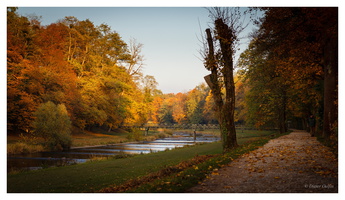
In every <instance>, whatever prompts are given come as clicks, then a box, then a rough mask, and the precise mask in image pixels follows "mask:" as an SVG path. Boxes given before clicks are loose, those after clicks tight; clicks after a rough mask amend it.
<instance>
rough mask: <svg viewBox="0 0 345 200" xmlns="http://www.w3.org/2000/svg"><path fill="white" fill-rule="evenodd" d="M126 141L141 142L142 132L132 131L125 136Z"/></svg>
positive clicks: (138, 130)
mask: <svg viewBox="0 0 345 200" xmlns="http://www.w3.org/2000/svg"><path fill="white" fill-rule="evenodd" d="M127 139H128V140H135V141H142V140H143V139H144V134H143V131H142V130H140V129H132V130H130V133H129V134H128V135H127Z"/></svg>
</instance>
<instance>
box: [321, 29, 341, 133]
mask: <svg viewBox="0 0 345 200" xmlns="http://www.w3.org/2000/svg"><path fill="white" fill-rule="evenodd" d="M324 76H325V77H324V112H323V136H324V137H325V138H327V139H329V138H330V136H331V135H334V134H335V129H336V128H337V125H338V123H337V122H338V38H337V36H334V37H331V38H330V39H329V40H328V41H327V42H326V46H325V51H324Z"/></svg>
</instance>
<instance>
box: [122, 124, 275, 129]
mask: <svg viewBox="0 0 345 200" xmlns="http://www.w3.org/2000/svg"><path fill="white" fill-rule="evenodd" d="M120 128H123V129H133V128H138V129H145V130H148V129H150V130H155V129H159V128H162V129H175V130H176V129H193V130H206V129H219V124H167V123H165V124H164V123H163V124H124V125H122V126H120ZM236 129H239V130H257V128H255V127H245V126H242V125H236ZM264 130H277V129H276V128H272V129H264Z"/></svg>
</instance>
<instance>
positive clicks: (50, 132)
mask: <svg viewBox="0 0 345 200" xmlns="http://www.w3.org/2000/svg"><path fill="white" fill-rule="evenodd" d="M34 117H35V120H34V122H33V127H34V133H35V134H36V135H37V136H39V137H42V138H44V139H45V141H46V145H47V147H48V148H50V149H51V150H62V149H68V148H70V146H71V144H72V137H71V127H72V125H71V120H70V118H69V116H68V113H67V110H66V107H65V105H63V104H59V105H55V104H54V103H53V102H51V101H48V102H47V103H43V104H41V105H40V106H39V107H38V109H37V111H36V112H35V113H34Z"/></svg>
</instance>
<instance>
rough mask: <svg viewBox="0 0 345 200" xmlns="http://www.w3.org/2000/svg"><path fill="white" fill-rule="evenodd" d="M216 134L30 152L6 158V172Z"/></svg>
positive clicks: (167, 145) (209, 138)
mask: <svg viewBox="0 0 345 200" xmlns="http://www.w3.org/2000/svg"><path fill="white" fill-rule="evenodd" d="M219 140H220V138H219V137H215V136H213V135H206V134H197V137H196V139H195V140H194V137H193V136H191V135H190V134H186V133H174V134H173V135H172V137H169V138H163V139H157V140H154V141H150V142H133V143H120V144H114V145H105V146H95V147H81V148H73V149H71V150H69V151H62V152H41V153H33V154H25V155H23V154H20V155H11V156H10V157H7V171H8V172H9V171H13V170H36V169H42V168H46V167H51V166H64V165H71V164H77V163H84V162H86V161H88V160H90V159H92V158H95V157H110V156H116V155H128V154H147V153H153V152H158V151H165V150H171V149H174V148H177V147H183V146H186V145H194V144H195V143H205V142H215V141H219Z"/></svg>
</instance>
